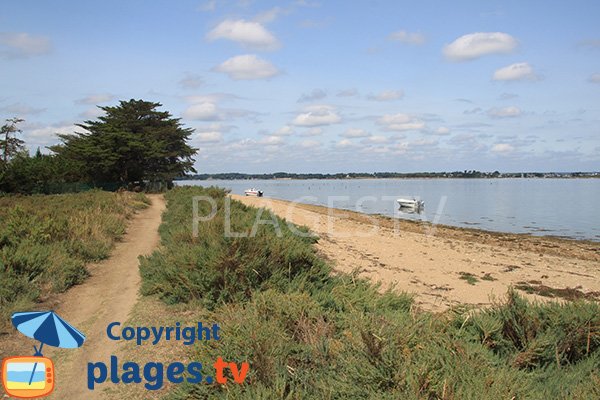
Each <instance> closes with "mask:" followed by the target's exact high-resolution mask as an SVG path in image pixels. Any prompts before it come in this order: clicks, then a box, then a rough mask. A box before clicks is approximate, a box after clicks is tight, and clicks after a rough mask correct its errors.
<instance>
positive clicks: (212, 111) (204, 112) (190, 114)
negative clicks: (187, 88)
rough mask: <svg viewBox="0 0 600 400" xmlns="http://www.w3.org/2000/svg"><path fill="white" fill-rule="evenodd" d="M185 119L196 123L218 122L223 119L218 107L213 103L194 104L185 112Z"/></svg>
mask: <svg viewBox="0 0 600 400" xmlns="http://www.w3.org/2000/svg"><path fill="white" fill-rule="evenodd" d="M183 117H184V118H185V119H191V120H196V121H218V120H219V119H221V118H220V116H219V110H218V108H217V105H216V104H215V103H212V102H202V103H198V104H192V105H191V106H190V107H188V108H187V109H186V110H185V111H184V112H183Z"/></svg>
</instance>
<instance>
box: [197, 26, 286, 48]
mask: <svg viewBox="0 0 600 400" xmlns="http://www.w3.org/2000/svg"><path fill="white" fill-rule="evenodd" d="M206 38H207V39H208V40H210V41H213V40H217V39H227V40H232V41H234V42H236V43H239V44H240V45H242V46H243V47H245V48H249V49H253V50H276V49H278V48H279V47H280V46H281V45H280V43H279V41H278V40H277V38H276V37H275V36H273V34H272V33H271V32H269V31H268V30H267V29H266V28H265V27H264V26H263V25H262V24H261V23H260V22H257V21H246V20H243V19H238V20H231V19H226V20H225V21H223V22H221V23H220V24H219V25H217V26H216V27H215V28H214V29H213V30H211V31H210V32H208V34H207V35H206Z"/></svg>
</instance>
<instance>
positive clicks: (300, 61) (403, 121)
mask: <svg viewBox="0 0 600 400" xmlns="http://www.w3.org/2000/svg"><path fill="white" fill-rule="evenodd" d="M598 20H600V2H597V1H571V2H547V1H527V2H524V1H485V2H482V1H456V2H446V1H435V2H434V1H421V2H414V1H411V2H408V1H356V2H348V1H319V0H302V1H294V0H290V1H286V2H283V1H278V2H275V1H271V2H269V1H252V0H223V1H219V0H213V1H211V0H209V1H202V0H201V1H189V0H180V1H140V0H137V1H123V0H121V1H112V0H108V1H106V0H105V1H101V2H100V1H97V2H82V1H52V2H41V1H32V0H14V1H13V0H2V1H0V84H1V87H2V91H1V92H0V118H2V119H5V118H11V117H14V116H18V117H21V118H24V119H25V120H26V122H25V123H23V124H22V125H21V127H22V129H23V138H24V139H25V140H26V142H27V144H28V146H29V147H30V148H31V149H33V150H35V148H37V147H38V146H40V147H42V148H43V147H44V146H48V145H51V144H54V143H55V142H56V136H55V134H56V133H57V132H59V133H66V132H73V131H74V130H75V129H76V128H75V127H74V126H73V124H74V123H78V122H82V121H83V120H86V119H90V118H92V119H93V118H96V117H97V116H98V115H99V114H98V112H99V110H98V109H97V108H96V105H102V106H104V105H114V104H116V103H117V102H118V101H119V100H128V99H130V98H136V99H140V98H141V99H144V100H151V101H156V102H160V103H162V104H163V108H164V109H166V110H168V111H170V112H171V113H172V114H173V115H174V116H176V117H179V118H181V119H182V121H183V123H184V124H185V125H186V126H188V127H192V128H194V129H196V132H195V134H194V135H193V138H192V143H193V145H194V146H196V147H198V148H199V149H200V151H199V154H198V156H197V163H196V168H197V170H198V171H199V172H227V171H239V172H249V173H250V172H251V173H260V172H275V171H289V172H340V171H344V172H345V171H367V172H373V171H443V170H463V169H479V170H492V171H493V170H500V171H519V170H528V171H533V170H536V171H572V170H586V171H589V170H596V171H597V170H599V169H600V168H599V166H600V24H598Z"/></svg>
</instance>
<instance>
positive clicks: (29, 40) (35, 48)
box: [0, 32, 52, 59]
mask: <svg viewBox="0 0 600 400" xmlns="http://www.w3.org/2000/svg"><path fill="white" fill-rule="evenodd" d="M51 51H52V42H51V41H50V39H48V38H47V37H45V36H36V35H30V34H29V33H24V32H20V33H19V32H0V57H1V58H5V59H11V58H28V57H33V56H39V55H43V54H47V53H50V52H51Z"/></svg>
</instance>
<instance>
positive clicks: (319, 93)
mask: <svg viewBox="0 0 600 400" xmlns="http://www.w3.org/2000/svg"><path fill="white" fill-rule="evenodd" d="M325 97H327V93H326V92H325V91H324V90H323V89H313V91H312V92H311V93H303V94H302V96H300V98H299V99H298V103H305V102H309V101H315V100H321V99H324V98H325Z"/></svg>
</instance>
